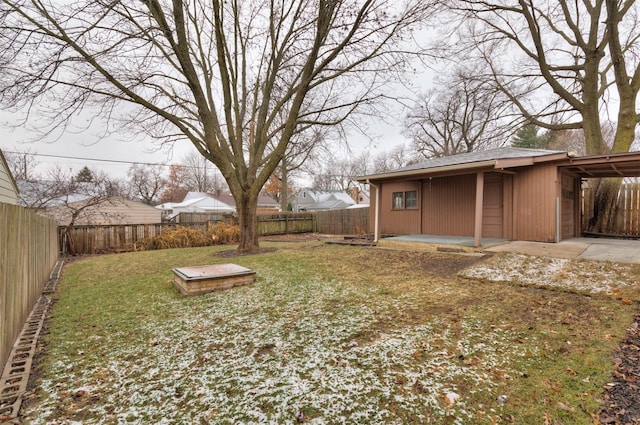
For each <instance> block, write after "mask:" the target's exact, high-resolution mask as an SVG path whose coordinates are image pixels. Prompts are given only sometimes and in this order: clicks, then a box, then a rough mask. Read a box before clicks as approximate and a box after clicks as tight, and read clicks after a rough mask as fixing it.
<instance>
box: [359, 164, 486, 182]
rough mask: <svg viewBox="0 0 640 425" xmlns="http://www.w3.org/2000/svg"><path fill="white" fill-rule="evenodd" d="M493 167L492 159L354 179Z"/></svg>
mask: <svg viewBox="0 0 640 425" xmlns="http://www.w3.org/2000/svg"><path fill="white" fill-rule="evenodd" d="M495 165H496V160H495V159H492V160H488V161H479V162H473V163H466V164H452V165H444V166H441V167H433V168H418V169H415V170H405V171H396V172H391V173H382V174H371V175H368V176H361V177H356V180H357V181H359V182H366V181H367V180H388V179H398V178H403V177H413V176H424V175H428V174H440V173H449V172H452V171H459V170H477V169H482V168H494V167H495Z"/></svg>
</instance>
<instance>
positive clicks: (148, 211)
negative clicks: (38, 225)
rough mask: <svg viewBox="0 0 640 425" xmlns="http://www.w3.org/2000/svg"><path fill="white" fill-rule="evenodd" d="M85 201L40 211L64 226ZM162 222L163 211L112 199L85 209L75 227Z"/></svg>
mask: <svg viewBox="0 0 640 425" xmlns="http://www.w3.org/2000/svg"><path fill="white" fill-rule="evenodd" d="M83 202H85V201H84V200H81V201H76V202H71V203H69V204H68V206H67V205H65V204H63V205H56V206H50V207H47V208H44V209H42V210H41V211H39V213H41V214H42V215H46V216H48V217H51V218H52V219H54V220H55V221H56V222H57V223H58V225H60V226H64V225H67V224H69V222H70V221H71V215H72V214H73V212H74V211H77V210H78V209H80V208H82V207H83ZM161 221H162V211H160V210H158V209H156V208H154V207H152V206H149V205H147V204H144V203H142V202H139V201H132V200H130V199H125V198H121V197H118V196H115V197H111V198H109V199H107V200H105V201H103V202H101V203H100V204H99V205H94V206H89V207H86V208H84V209H83V210H82V211H81V212H80V214H79V215H78V217H77V218H76V219H75V222H74V225H75V226H81V225H106V224H156V223H160V222H161Z"/></svg>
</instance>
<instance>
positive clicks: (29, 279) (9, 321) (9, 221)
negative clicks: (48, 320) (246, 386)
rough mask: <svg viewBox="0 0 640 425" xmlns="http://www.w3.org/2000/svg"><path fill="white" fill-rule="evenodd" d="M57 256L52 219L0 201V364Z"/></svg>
mask: <svg viewBox="0 0 640 425" xmlns="http://www.w3.org/2000/svg"><path fill="white" fill-rule="evenodd" d="M57 259H58V246H57V238H56V223H55V222H54V221H53V220H50V219H48V218H45V217H41V216H39V215H37V214H35V213H34V212H32V211H29V210H27V209H25V208H22V207H19V206H16V205H9V204H3V203H0V361H1V362H2V363H0V364H2V365H4V364H5V362H6V360H7V358H8V356H9V354H10V352H11V348H12V347H13V343H14V341H15V339H16V338H17V336H18V334H19V333H20V330H21V329H22V326H23V325H24V321H25V320H26V319H27V317H28V315H29V313H30V312H31V310H32V309H33V307H34V305H35V303H36V301H37V300H38V298H39V297H40V295H41V294H42V290H43V288H44V285H45V284H46V283H47V280H48V278H49V275H50V273H51V270H53V267H54V266H55V263H56V261H57Z"/></svg>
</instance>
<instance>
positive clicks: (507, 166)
mask: <svg viewBox="0 0 640 425" xmlns="http://www.w3.org/2000/svg"><path fill="white" fill-rule="evenodd" d="M638 175H640V153H638V152H632V153H626V154H611V155H602V156H592V157H575V156H573V155H571V154H569V153H568V152H563V151H549V150H539V149H521V148H512V147H507V148H500V149H493V150H487V151H481V152H471V153H463V154H458V155H454V156H449V157H443V158H434V159H431V160H428V161H425V162H423V163H420V164H414V165H411V166H408V167H405V168H401V169H398V170H396V171H393V172H388V173H383V174H374V175H369V176H363V177H359V178H358V180H359V181H360V182H362V183H369V184H370V185H371V209H370V211H371V217H370V218H371V219H370V223H371V227H372V228H371V229H370V231H371V232H373V233H374V234H375V238H376V240H377V239H378V238H379V236H380V235H411V234H426V235H450V236H472V237H474V240H475V245H476V246H480V242H481V240H482V238H498V239H507V240H527V241H539V242H558V241H560V240H562V239H566V238H571V237H576V236H580V214H581V211H580V206H581V202H580V200H581V198H580V196H581V190H580V188H581V183H582V180H583V179H586V178H591V177H626V176H638Z"/></svg>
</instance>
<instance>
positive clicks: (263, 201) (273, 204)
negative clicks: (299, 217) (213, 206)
mask: <svg viewBox="0 0 640 425" xmlns="http://www.w3.org/2000/svg"><path fill="white" fill-rule="evenodd" d="M211 196H213V197H214V198H216V199H218V200H220V201H222V202H224V203H226V204H229V205H231V206H233V207H234V208H235V207H236V200H235V199H233V196H232V195H231V194H228V193H221V192H216V193H215V194H213V195H211ZM257 211H258V213H274V212H279V211H280V204H279V203H278V202H277V201H276V200H275V199H273V198H272V197H271V196H269V195H265V194H263V193H261V194H260V195H258V208H257Z"/></svg>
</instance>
